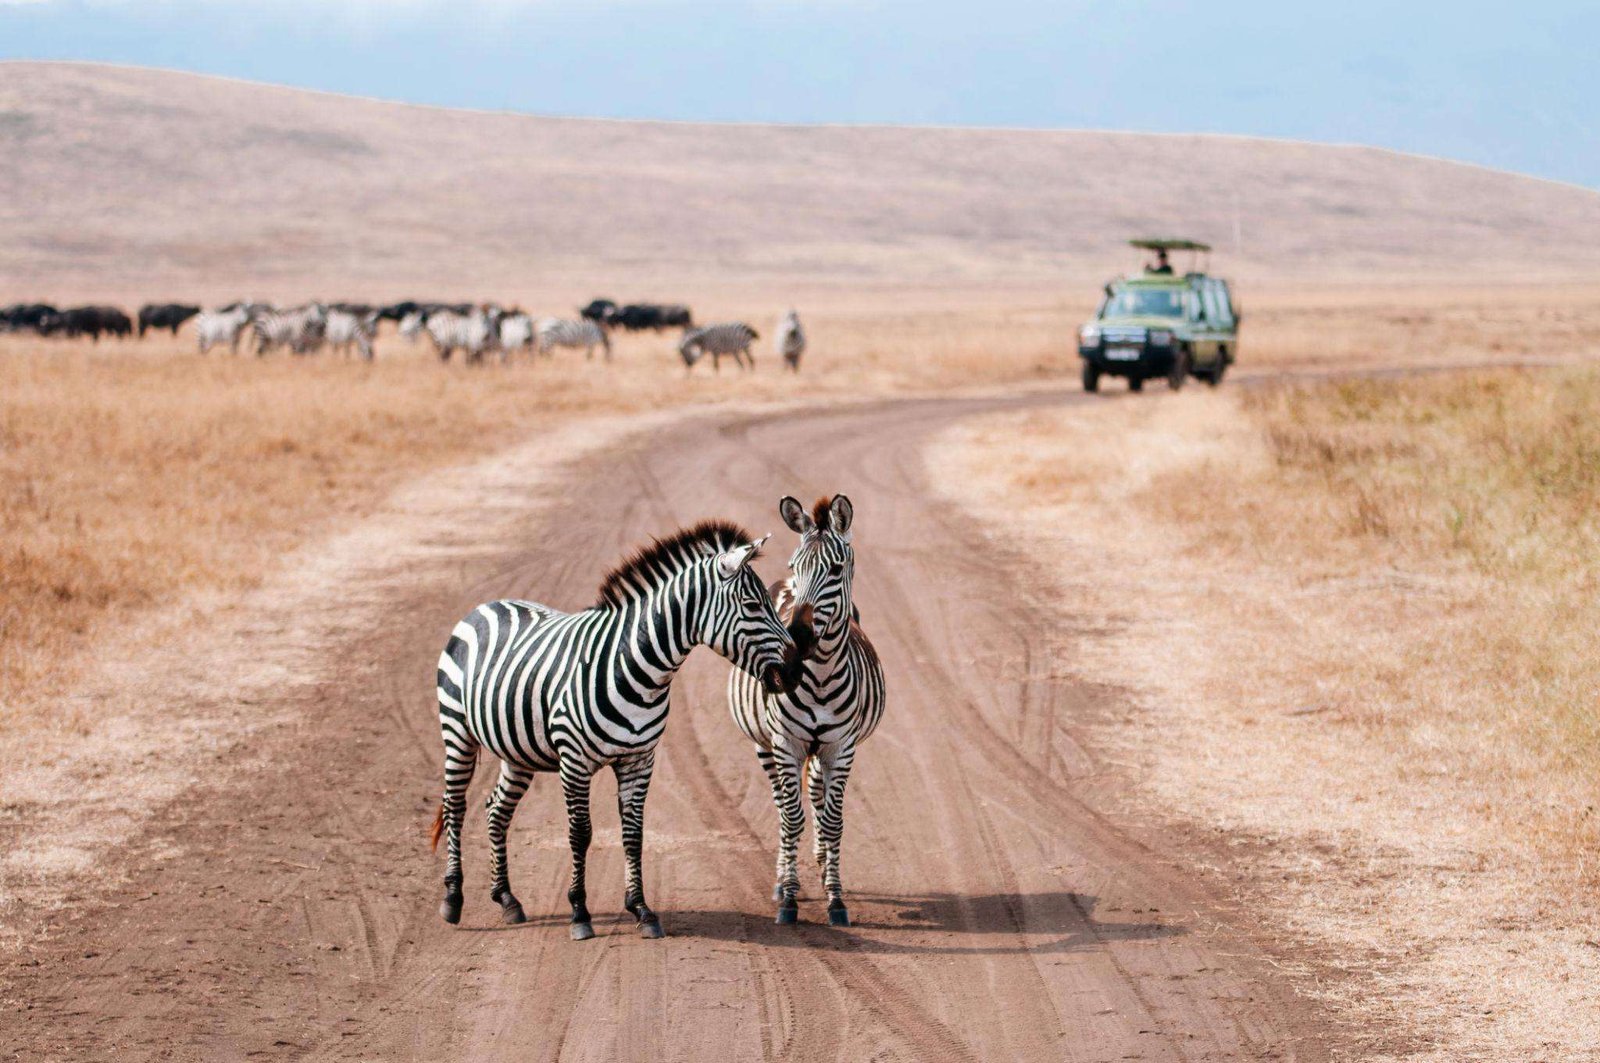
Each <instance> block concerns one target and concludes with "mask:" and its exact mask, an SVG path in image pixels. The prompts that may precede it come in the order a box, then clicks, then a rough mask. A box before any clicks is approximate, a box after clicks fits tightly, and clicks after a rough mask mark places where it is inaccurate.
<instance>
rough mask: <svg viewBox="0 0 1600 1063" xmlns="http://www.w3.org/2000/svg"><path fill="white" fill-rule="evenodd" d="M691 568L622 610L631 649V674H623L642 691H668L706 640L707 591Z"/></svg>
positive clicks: (621, 640) (623, 635) (625, 642)
mask: <svg viewBox="0 0 1600 1063" xmlns="http://www.w3.org/2000/svg"><path fill="white" fill-rule="evenodd" d="M700 584H701V581H700V580H698V579H696V578H695V573H694V571H693V570H692V569H690V570H686V571H683V572H678V573H674V574H673V576H672V578H671V579H669V580H667V582H666V583H664V584H662V585H661V586H660V587H657V588H655V589H653V590H651V591H649V592H648V593H646V594H643V595H641V596H639V597H637V598H634V599H632V600H630V601H629V602H628V603H627V604H626V605H624V606H623V607H622V608H621V609H619V610H618V622H619V624H620V625H621V628H622V632H621V638H619V639H618V642H619V643H621V644H623V645H626V646H628V647H629V648H630V650H631V652H630V653H628V654H627V655H626V660H627V663H628V665H630V667H628V669H627V674H626V675H624V676H621V677H619V678H620V679H621V680H623V681H625V682H626V683H627V684H628V685H629V686H631V687H633V688H635V689H636V690H638V691H639V692H640V693H655V694H660V693H662V692H664V691H665V690H666V689H667V687H668V686H670V685H671V684H672V679H673V677H674V676H676V675H677V674H678V669H679V668H681V667H683V662H684V661H685V660H687V659H688V657H689V654H690V652H691V651H693V649H694V648H695V647H696V646H698V645H700V644H701V643H702V642H704V641H705V635H704V632H705V631H706V626H707V625H706V623H705V615H704V614H705V611H706V609H708V608H709V607H710V598H709V595H707V594H705V593H704V591H703V588H702V587H701V585H700Z"/></svg>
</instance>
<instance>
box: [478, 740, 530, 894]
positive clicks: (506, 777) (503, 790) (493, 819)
mask: <svg viewBox="0 0 1600 1063" xmlns="http://www.w3.org/2000/svg"><path fill="white" fill-rule="evenodd" d="M532 781H533V772H532V771H530V770H529V769H527V768H519V767H517V766H516V765H514V764H511V763H509V762H507V761H501V762H500V782H499V783H498V784H497V785H496V786H495V788H494V793H492V794H490V795H489V800H488V802H487V804H486V806H485V807H486V808H487V809H488V810H489V870H490V872H491V878H490V882H491V883H492V885H491V886H490V891H489V897H490V899H491V900H493V901H494V902H495V903H496V904H498V905H499V906H500V918H501V919H502V920H503V921H504V922H506V923H510V924H513V925H514V924H517V923H522V922H526V921H527V916H526V915H524V914H523V911H522V904H521V903H520V902H519V901H518V900H517V898H516V897H515V896H514V895H513V894H512V892H511V871H510V868H509V867H508V866H507V861H506V831H507V830H509V829H510V827H511V817H512V816H514V815H516V812H517V802H519V801H521V800H522V795H523V794H525V793H527V792H528V784H529V783H530V782H532Z"/></svg>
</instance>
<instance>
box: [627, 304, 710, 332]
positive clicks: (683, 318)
mask: <svg viewBox="0 0 1600 1063" xmlns="http://www.w3.org/2000/svg"><path fill="white" fill-rule="evenodd" d="M611 323H612V324H614V325H620V326H621V327H623V328H625V329H627V330H628V331H629V332H642V331H644V330H645V329H654V330H655V331H657V332H660V331H661V330H662V329H664V328H691V327H693V325H694V317H693V315H691V314H690V313H689V308H688V307H687V306H678V305H675V304H669V305H666V306H663V305H661V304H659V303H629V304H628V305H627V306H624V307H621V308H619V309H618V310H617V311H616V313H614V314H612V315H611Z"/></svg>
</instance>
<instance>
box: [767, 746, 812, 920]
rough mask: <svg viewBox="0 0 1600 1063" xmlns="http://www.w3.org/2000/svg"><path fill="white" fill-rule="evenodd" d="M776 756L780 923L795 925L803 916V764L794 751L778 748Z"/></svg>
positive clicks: (774, 752)
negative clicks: (800, 859)
mask: <svg viewBox="0 0 1600 1063" xmlns="http://www.w3.org/2000/svg"><path fill="white" fill-rule="evenodd" d="M772 754H773V755H772V761H773V772H774V773H775V776H776V781H775V783H774V785H773V788H772V796H773V800H774V801H775V802H776V803H777V805H778V890H779V892H780V894H781V896H780V897H779V898H778V922H780V923H793V922H796V921H798V919H799V917H800V911H799V904H798V903H797V900H796V898H798V896H799V894H800V872H799V869H798V867H797V863H798V861H797V859H796V854H797V851H798V850H799V848H800V834H801V832H802V831H804V830H805V827H806V813H805V804H804V802H803V801H802V799H801V796H800V772H801V763H800V756H799V755H797V754H795V753H794V752H792V751H790V750H786V749H782V748H774V749H773V751H772Z"/></svg>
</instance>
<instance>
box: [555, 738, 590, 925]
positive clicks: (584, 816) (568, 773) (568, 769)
mask: <svg viewBox="0 0 1600 1063" xmlns="http://www.w3.org/2000/svg"><path fill="white" fill-rule="evenodd" d="M593 777H594V776H593V773H592V772H591V771H590V770H589V768H588V767H587V766H585V765H581V764H576V763H570V762H567V761H562V763H561V792H562V794H563V796H564V797H565V798H566V802H567V841H568V843H570V844H571V846H572V882H571V884H570V885H569V886H568V887H567V900H568V901H570V902H571V904H572V928H571V932H572V940H573V941H587V940H588V939H589V938H592V937H594V927H593V926H592V925H590V920H589V904H588V890H587V888H586V887H585V885H584V866H585V864H586V863H587V862H588V859H589V841H590V839H591V838H593V837H594V829H593V826H592V824H591V823H590V822H589V782H590V780H591V779H592V778H593Z"/></svg>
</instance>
